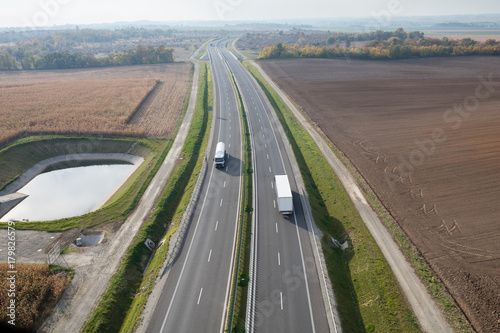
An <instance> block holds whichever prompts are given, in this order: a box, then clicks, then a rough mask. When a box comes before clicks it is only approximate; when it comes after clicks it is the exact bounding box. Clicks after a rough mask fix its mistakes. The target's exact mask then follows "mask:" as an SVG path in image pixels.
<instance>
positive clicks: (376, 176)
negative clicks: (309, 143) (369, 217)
mask: <svg viewBox="0 0 500 333" xmlns="http://www.w3.org/2000/svg"><path fill="white" fill-rule="evenodd" d="M260 64H261V66H262V67H263V68H264V69H265V70H266V71H267V72H268V73H269V74H270V75H271V76H272V77H273V79H274V80H275V81H276V82H277V83H278V84H279V85H280V86H281V88H282V89H283V90H285V92H286V93H287V94H288V95H289V96H292V98H293V99H294V101H295V102H296V103H297V104H298V105H300V106H301V107H302V108H303V110H304V111H305V112H306V113H307V114H308V116H309V117H310V118H311V120H312V121H313V122H314V123H315V124H317V125H318V126H319V127H320V129H321V130H322V131H323V132H324V133H325V135H326V136H327V137H328V138H329V139H330V140H331V141H332V142H333V143H334V145H335V146H336V147H337V148H338V149H339V150H340V151H341V152H342V153H343V154H345V156H346V157H347V159H348V160H349V161H350V162H351V163H352V164H353V165H354V166H355V168H356V169H357V171H358V172H359V173H360V175H361V177H362V178H363V179H364V180H365V181H366V182H367V184H368V186H369V187H370V188H371V189H372V190H373V191H374V192H375V194H376V196H377V197H378V199H379V200H380V201H381V202H382V204H383V205H384V206H385V208H386V209H387V210H388V212H389V213H390V215H391V216H392V217H393V218H394V219H395V220H396V221H397V223H398V224H399V226H400V227H401V228H402V230H403V231H404V233H405V234H406V235H407V236H408V238H409V239H410V240H411V242H412V243H413V244H414V246H415V247H416V248H417V249H418V251H419V252H420V254H421V255H422V256H423V257H424V259H425V261H426V262H427V263H428V264H429V265H430V267H431V268H432V269H433V270H434V272H435V273H436V274H437V276H438V277H439V278H440V279H441V280H442V281H443V283H444V285H445V286H446V288H447V289H448V291H449V292H450V293H451V295H452V296H453V298H454V299H455V301H456V302H457V304H458V305H459V306H460V308H461V309H462V310H463V311H464V313H465V314H466V316H467V318H468V319H469V320H470V322H471V323H472V325H473V327H474V328H475V329H476V330H477V331H479V332H492V331H498V330H500V299H499V295H498V290H499V288H500V278H499V277H498V271H499V269H500V251H499V248H498V245H497V244H499V242H500V226H499V225H498V223H497V221H498V216H499V208H498V207H500V205H499V204H500V202H499V200H500V199H499V198H500V196H499V191H500V178H499V177H498V174H499V166H498V156H500V134H499V132H498V128H500V113H499V112H498V110H499V108H500V92H499V86H500V82H499V79H500V77H498V74H493V75H492V73H497V72H498V68H499V66H500V59H498V58H493V57H461V58H446V59H445V58H433V59H411V60H398V61H360V60H358V61H356V60H350V59H343V60H327V59H287V60H271V61H262V62H260ZM490 75H491V76H490Z"/></svg>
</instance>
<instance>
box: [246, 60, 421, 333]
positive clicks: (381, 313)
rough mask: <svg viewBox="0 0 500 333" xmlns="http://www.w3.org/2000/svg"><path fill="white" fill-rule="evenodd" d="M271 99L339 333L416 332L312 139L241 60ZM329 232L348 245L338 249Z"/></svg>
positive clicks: (390, 276)
mask: <svg viewBox="0 0 500 333" xmlns="http://www.w3.org/2000/svg"><path fill="white" fill-rule="evenodd" d="M246 66H247V68H248V69H249V70H250V72H251V73H252V74H253V75H254V76H255V77H256V78H257V81H258V82H259V84H260V85H261V87H262V89H263V90H264V92H265V93H266V96H267V98H268V99H269V101H270V102H271V105H272V106H273V108H274V110H275V111H276V114H277V115H278V118H279V120H280V122H281V124H282V126H283V129H284V131H285V133H286V135H287V137H288V140H289V142H290V144H291V146H292V149H293V152H294V154H295V158H296V160H297V162H298V164H299V168H300V172H301V174H302V178H303V179H304V183H305V187H306V190H307V194H308V198H309V202H310V204H311V208H312V213H313V216H314V220H315V222H316V225H317V226H318V227H319V228H320V229H321V231H322V232H323V233H324V235H325V236H324V237H323V239H322V248H323V252H324V254H325V259H326V263H327V269H328V273H329V275H330V279H331V281H332V285H333V289H334V292H335V297H336V299H337V302H338V311H339V315H340V318H341V321H342V327H343V331H344V332H367V331H377V332H419V327H418V324H417V321H416V319H415V316H414V314H413V312H412V310H411V308H410V306H409V304H408V302H407V300H406V298H405V295H404V293H403V292H402V290H401V289H400V288H399V284H398V282H397V280H396V278H395V276H394V275H393V273H392V271H391V269H390V266H389V264H388V263H387V261H386V260H385V258H384V256H383V254H382V252H381V251H380V249H379V247H378V246H377V244H376V242H375V240H374V239H373V237H372V236H371V234H370V232H369V231H368V229H367V228H366V226H365V224H364V223H363V221H362V219H361V218H360V216H359V214H358V212H357V211H356V209H355V207H354V205H353V204H352V202H351V200H350V199H349V196H348V195H347V193H346V191H345V189H344V187H343V186H342V184H341V182H340V180H339V179H338V178H337V176H336V175H335V173H334V171H333V170H332V169H331V167H330V165H329V164H328V162H327V161H326V160H325V159H324V157H323V156H322V154H321V153H320V151H319V149H318V147H317V146H316V144H315V143H314V140H313V139H312V138H311V137H310V136H309V134H308V133H307V132H306V130H305V129H304V128H303V127H302V126H301V124H300V123H299V122H298V121H297V120H296V118H295V117H294V116H293V113H292V112H291V111H290V110H289V109H288V107H287V106H286V105H285V103H284V102H283V101H282V100H281V98H280V97H279V96H278V95H277V93H276V92H275V91H274V90H273V89H272V88H271V87H270V86H269V84H268V83H267V82H266V81H265V80H264V79H263V78H262V76H261V75H260V73H258V71H257V70H256V69H255V68H254V67H253V66H249V65H248V64H246ZM330 236H332V237H334V238H336V239H337V240H339V241H340V242H343V241H348V243H349V245H350V246H349V248H348V249H346V250H345V251H342V250H340V249H338V248H337V247H336V246H335V245H334V244H333V242H332V241H331V239H330Z"/></svg>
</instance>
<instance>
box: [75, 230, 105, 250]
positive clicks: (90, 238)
mask: <svg viewBox="0 0 500 333" xmlns="http://www.w3.org/2000/svg"><path fill="white" fill-rule="evenodd" d="M103 238H104V233H103V232H101V233H98V234H88V235H83V234H82V235H80V236H78V237H77V238H76V240H75V245H76V246H79V247H88V246H94V245H97V244H99V243H100V242H101V241H102V239H103Z"/></svg>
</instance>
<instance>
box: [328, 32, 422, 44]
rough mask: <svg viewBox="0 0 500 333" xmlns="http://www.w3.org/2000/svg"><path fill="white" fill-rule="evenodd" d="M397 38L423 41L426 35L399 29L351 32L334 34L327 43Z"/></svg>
mask: <svg viewBox="0 0 500 333" xmlns="http://www.w3.org/2000/svg"><path fill="white" fill-rule="evenodd" d="M392 37H396V38H399V39H401V40H406V39H422V38H424V33H423V32H420V31H412V32H406V31H405V30H404V29H403V28H398V29H396V30H395V31H383V30H377V31H370V32H365V33H349V32H333V33H331V34H330V36H329V37H328V38H327V40H326V43H327V44H329V45H331V44H335V43H338V42H354V41H359V42H361V41H372V40H373V41H374V40H377V41H383V40H388V39H389V38H392Z"/></svg>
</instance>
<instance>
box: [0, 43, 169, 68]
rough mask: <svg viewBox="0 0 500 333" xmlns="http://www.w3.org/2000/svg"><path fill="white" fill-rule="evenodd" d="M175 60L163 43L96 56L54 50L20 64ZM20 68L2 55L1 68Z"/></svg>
mask: <svg viewBox="0 0 500 333" xmlns="http://www.w3.org/2000/svg"><path fill="white" fill-rule="evenodd" d="M173 61H174V50H173V49H170V48H165V46H163V45H159V46H158V47H153V46H151V45H147V46H143V45H139V46H137V48H136V49H135V50H127V51H125V52H118V53H113V54H109V55H108V56H106V57H102V58H96V57H95V56H94V55H93V54H83V53H69V52H53V53H49V54H47V55H45V56H43V57H39V56H37V55H33V56H31V57H27V58H23V59H22V60H21V61H20V66H21V68H22V69H24V70H30V69H67V68H89V67H106V66H127V65H141V64H159V63H169V62H173ZM13 69H19V65H18V63H17V62H16V60H15V59H14V58H13V57H12V56H10V54H8V53H5V54H2V55H0V70H13Z"/></svg>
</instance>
